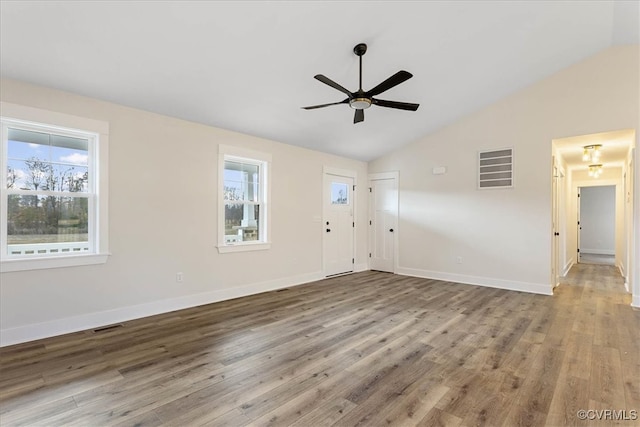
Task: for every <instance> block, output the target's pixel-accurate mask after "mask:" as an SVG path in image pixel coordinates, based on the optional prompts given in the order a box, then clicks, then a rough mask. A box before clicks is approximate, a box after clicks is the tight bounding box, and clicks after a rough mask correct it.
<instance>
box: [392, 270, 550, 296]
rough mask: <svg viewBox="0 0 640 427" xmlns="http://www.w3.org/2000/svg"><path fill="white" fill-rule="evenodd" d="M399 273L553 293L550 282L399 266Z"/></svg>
mask: <svg viewBox="0 0 640 427" xmlns="http://www.w3.org/2000/svg"><path fill="white" fill-rule="evenodd" d="M397 274H400V275H403V276H413V277H421V278H424V279H436V280H443V281H447V282H456V283H464V284H467V285H478V286H486V287H489V288H499V289H506V290H510V291H520V292H529V293H533V294H541V295H553V290H552V286H551V285H550V284H542V283H529V282H518V281H514V280H504V279H494V278H491V277H479V276H467V275H464V274H456V273H444V272H441V271H429V270H420V269H416V268H406V267H398V271H397Z"/></svg>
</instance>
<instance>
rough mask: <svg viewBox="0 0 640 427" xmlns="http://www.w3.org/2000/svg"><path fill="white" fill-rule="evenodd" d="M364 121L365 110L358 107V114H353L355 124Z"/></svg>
mask: <svg viewBox="0 0 640 427" xmlns="http://www.w3.org/2000/svg"><path fill="white" fill-rule="evenodd" d="M360 122H364V110H360V109H357V110H356V114H355V115H354V116H353V124H354V125H355V124H356V123H360Z"/></svg>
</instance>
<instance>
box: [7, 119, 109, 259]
mask: <svg viewBox="0 0 640 427" xmlns="http://www.w3.org/2000/svg"><path fill="white" fill-rule="evenodd" d="M1 127H2V171H3V172H2V177H1V178H0V196H1V204H2V207H1V208H0V211H1V213H0V226H1V228H2V229H1V231H0V233H1V236H2V245H1V248H0V255H2V271H16V270H30V269H38V268H53V267H68V266H73V265H86V264H98V263H103V262H105V261H106V251H105V250H104V249H105V248H106V246H105V244H106V236H104V233H106V225H105V224H100V223H99V213H100V212H105V210H104V207H103V206H101V203H102V200H101V199H100V198H99V194H100V193H99V187H100V184H99V182H98V181H99V179H98V169H99V165H100V162H99V160H98V158H99V144H100V133H98V132H94V131H90V130H81V129H73V128H67V127H62V126H57V125H52V124H44V123H36V122H29V121H24V120H20V119H14V118H6V117H2V119H1ZM104 216H105V218H101V219H102V220H103V221H104V220H106V215H104ZM101 232H102V234H103V235H102V238H103V239H104V240H105V242H103V245H102V247H101V246H100V240H101Z"/></svg>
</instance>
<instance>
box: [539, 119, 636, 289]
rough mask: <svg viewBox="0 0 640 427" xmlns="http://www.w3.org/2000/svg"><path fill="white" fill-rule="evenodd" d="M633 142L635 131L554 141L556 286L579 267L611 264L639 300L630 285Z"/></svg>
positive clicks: (632, 263)
mask: <svg viewBox="0 0 640 427" xmlns="http://www.w3.org/2000/svg"><path fill="white" fill-rule="evenodd" d="M635 144H636V131H635V130H634V129H624V130H617V131H610V132H603V133H598V134H590V135H580V136H574V137H568V138H561V139H554V140H553V141H552V144H551V155H552V168H551V172H552V176H553V180H552V185H551V194H552V227H553V228H552V230H551V235H552V236H553V239H552V243H551V245H552V249H551V253H552V262H551V268H550V270H551V275H552V281H554V284H555V283H562V281H563V279H564V278H565V277H566V276H567V273H569V270H571V268H572V267H573V266H575V265H577V264H579V263H580V264H586V263H597V264H608V265H612V266H614V268H615V270H614V271H616V272H617V273H619V274H620V275H621V276H622V277H623V278H624V279H625V281H624V282H625V287H626V289H627V292H629V293H633V298H634V301H635V299H640V287H637V289H636V288H633V286H632V285H631V282H632V281H633V271H634V269H637V263H638V261H637V259H636V258H637V257H635V256H634V255H633V252H634V247H635V244H636V243H635V241H636V238H635V237H634V227H638V226H639V225H640V224H638V223H637V220H636V219H635V218H637V212H635V210H634V200H633V199H634V197H633V193H634V191H633V188H634V181H635V180H636V179H637V177H636V176H635V175H636V173H634V163H635V161H636V160H637V159H636V158H637V153H636V151H635ZM595 147H597V149H596V148H595ZM561 171H564V172H565V173H564V174H562V173H561ZM594 172H601V173H594ZM558 224H559V225H560V226H559V227H558ZM563 224H565V225H566V226H563ZM555 274H558V276H557V277H556V276H555ZM636 280H637V279H636ZM632 288H633V289H636V290H635V291H634V290H633V289H632ZM636 292H637V293H638V295H636Z"/></svg>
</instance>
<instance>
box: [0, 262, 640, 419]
mask: <svg viewBox="0 0 640 427" xmlns="http://www.w3.org/2000/svg"><path fill="white" fill-rule="evenodd" d="M629 303H630V298H629V295H628V294H625V293H624V288H623V282H622V279H621V277H620V275H619V273H618V272H617V270H616V269H615V268H614V267H611V266H604V265H578V266H575V267H574V268H573V269H572V271H571V273H570V275H569V276H568V278H567V280H566V281H565V283H563V284H562V285H561V286H560V287H559V288H557V289H556V292H555V295H554V296H553V297H548V296H541V295H531V294H525V293H519V292H511V291H505V290H499V289H491V288H483V287H476V286H469V285H460V284H454V283H446V282H441V281H436V280H426V279H417V278H411V277H402V276H394V275H391V274H386V273H378V272H364V273H358V274H353V275H349V276H342V277H336V278H332V279H327V280H323V281H320V282H316V283H312V284H307V285H303V286H298V287H295V288H291V289H286V290H281V291H277V292H270V293H265V294H261V295H255V296H250V297H245V298H239V299H236V300H232V301H225V302H221V303H216V304H210V305H207V306H202V307H197V308H193V309H188V310H183V311H179V312H174V313H168V314H164V315H159V316H155V317H151V318H146V319H140V320H136V321H131V322H127V323H125V324H123V325H122V326H121V327H117V328H113V329H105V330H103V331H97V332H94V331H87V332H80V333H75V334H70V335H66V336H61V337H55V338H50V339H46V340H41V341H37V342H32V343H25V344H21V345H16V346H12V347H6V348H3V349H0V424H1V425H2V426H13V425H46V426H50V425H79V426H102V425H110V426H111V425H117V426H157V425H169V426H191V425H213V426H244V425H255V426H289V425H293V426H329V425H335V426H356V425H366V426H384V425H402V426H414V425H415V426H440V425H444V426H477V425H486V426H529V425H531V426H542V425H549V426H564V425H585V426H587V425H588V426H600V425H614V424H619V425H624V426H631V425H639V423H640V421H637V420H636V421H633V420H626V421H625V420H618V421H612V420H611V419H610V420H587V421H581V420H579V419H578V418H577V415H576V414H577V411H578V410H579V409H585V410H588V409H592V410H596V409H598V410H602V409H611V410H625V411H627V412H626V416H627V418H631V417H632V414H633V413H632V412H631V411H632V410H640V340H639V339H638V337H639V334H640V312H638V311H633V310H632V308H631V307H630V306H629Z"/></svg>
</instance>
